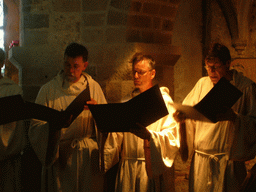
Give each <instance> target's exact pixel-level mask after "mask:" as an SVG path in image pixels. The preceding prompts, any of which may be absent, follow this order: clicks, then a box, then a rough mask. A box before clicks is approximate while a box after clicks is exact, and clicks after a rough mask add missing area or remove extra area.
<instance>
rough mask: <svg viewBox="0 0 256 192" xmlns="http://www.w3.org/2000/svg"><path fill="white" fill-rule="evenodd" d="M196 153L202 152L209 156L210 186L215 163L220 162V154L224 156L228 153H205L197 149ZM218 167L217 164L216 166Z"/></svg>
mask: <svg viewBox="0 0 256 192" xmlns="http://www.w3.org/2000/svg"><path fill="white" fill-rule="evenodd" d="M195 152H196V153H198V154H201V155H205V156H208V157H209V169H208V183H207V185H208V186H211V185H212V180H213V178H212V172H213V166H212V164H213V163H219V158H218V156H223V155H227V154H226V153H215V154H209V153H205V152H203V151H198V150H195ZM215 167H216V168H217V166H215Z"/></svg>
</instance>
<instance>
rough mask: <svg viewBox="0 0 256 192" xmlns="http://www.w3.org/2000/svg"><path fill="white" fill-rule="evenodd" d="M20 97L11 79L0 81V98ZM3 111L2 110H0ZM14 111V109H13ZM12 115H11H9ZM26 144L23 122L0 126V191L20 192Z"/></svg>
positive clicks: (20, 92) (19, 89) (18, 90)
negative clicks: (22, 159)
mask: <svg viewBox="0 0 256 192" xmlns="http://www.w3.org/2000/svg"><path fill="white" fill-rule="evenodd" d="M12 95H22V89H21V87H20V86H18V85H17V84H16V83H14V82H13V81H12V80H11V79H8V78H6V77H3V78H2V79H0V98H2V97H7V96H12ZM1 110H4V109H1ZM13 110H15V109H13ZM10 115H12V114H10ZM26 143H27V139H26V134H25V126H24V122H23V121H17V122H12V123H7V124H4V125H0V191H1V192H2V191H8V192H12V191H21V190H22V189H21V156H20V154H21V152H22V150H23V149H24V148H25V146H26Z"/></svg>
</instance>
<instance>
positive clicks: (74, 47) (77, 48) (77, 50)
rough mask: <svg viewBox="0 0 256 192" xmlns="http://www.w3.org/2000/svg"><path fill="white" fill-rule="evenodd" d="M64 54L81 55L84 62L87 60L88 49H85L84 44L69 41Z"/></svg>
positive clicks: (73, 56) (69, 55) (70, 55)
mask: <svg viewBox="0 0 256 192" xmlns="http://www.w3.org/2000/svg"><path fill="white" fill-rule="evenodd" d="M64 56H68V57H72V58H75V57H79V56H82V57H83V61H84V62H85V61H87V60H88V50H87V49H86V47H85V46H83V45H81V44H78V43H71V44H69V45H68V46H67V47H66V49H65V53H64Z"/></svg>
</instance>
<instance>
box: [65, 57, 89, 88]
mask: <svg viewBox="0 0 256 192" xmlns="http://www.w3.org/2000/svg"><path fill="white" fill-rule="evenodd" d="M87 65H88V62H84V61H83V57H82V56H78V57H75V58H72V57H68V56H65V57H64V75H65V78H66V80H68V81H69V82H72V83H75V82H77V81H78V80H79V79H80V77H81V74H82V72H83V71H84V70H85V69H86V67H87Z"/></svg>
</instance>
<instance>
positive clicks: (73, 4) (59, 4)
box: [52, 0, 81, 12]
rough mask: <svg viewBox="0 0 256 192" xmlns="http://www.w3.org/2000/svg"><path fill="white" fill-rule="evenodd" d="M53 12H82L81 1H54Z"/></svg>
mask: <svg viewBox="0 0 256 192" xmlns="http://www.w3.org/2000/svg"><path fill="white" fill-rule="evenodd" d="M52 2H53V3H52V5H53V10H54V11H56V12H80V11H81V1H80V0H53V1H52Z"/></svg>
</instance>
